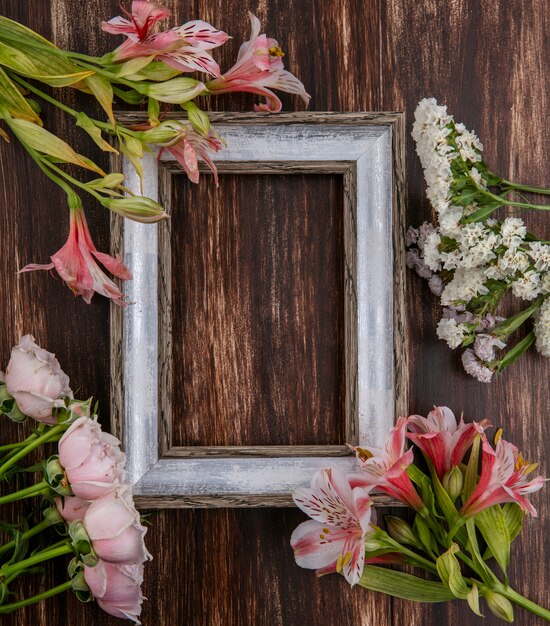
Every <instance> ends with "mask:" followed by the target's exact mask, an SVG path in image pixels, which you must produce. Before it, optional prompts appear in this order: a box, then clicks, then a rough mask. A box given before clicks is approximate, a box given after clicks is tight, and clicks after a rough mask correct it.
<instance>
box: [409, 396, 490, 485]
mask: <svg viewBox="0 0 550 626" xmlns="http://www.w3.org/2000/svg"><path fill="white" fill-rule="evenodd" d="M408 426H409V430H411V431H412V432H409V433H408V434H407V437H408V438H409V439H410V440H411V441H412V442H413V443H414V444H416V445H417V446H418V447H419V448H420V450H422V452H423V453H424V455H425V456H426V457H427V458H428V459H429V460H430V461H431V462H432V463H433V466H434V468H435V471H436V473H437V475H438V476H439V480H443V476H444V475H445V473H446V472H447V471H448V470H450V469H451V467H454V466H455V465H460V463H461V462H462V459H463V458H464V455H465V454H466V452H467V451H468V449H469V448H470V446H471V445H472V443H473V442H474V439H475V437H476V435H478V434H480V433H483V431H484V430H485V429H486V428H489V427H490V426H491V424H490V423H489V421H488V420H486V419H484V420H482V421H481V422H472V423H471V424H465V423H464V419H463V418H462V417H461V418H460V421H459V422H458V423H457V421H456V418H455V415H454V413H453V412H452V411H451V409H449V408H447V407H446V406H438V407H435V409H434V410H433V411H430V413H428V417H422V416H421V415H411V416H410V417H409V418H408Z"/></svg>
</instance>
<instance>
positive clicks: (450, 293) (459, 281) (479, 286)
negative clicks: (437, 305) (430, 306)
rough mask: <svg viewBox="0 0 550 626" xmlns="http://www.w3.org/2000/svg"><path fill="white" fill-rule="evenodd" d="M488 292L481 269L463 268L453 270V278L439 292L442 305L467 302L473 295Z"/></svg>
mask: <svg viewBox="0 0 550 626" xmlns="http://www.w3.org/2000/svg"><path fill="white" fill-rule="evenodd" d="M486 293H489V289H488V288H487V286H486V285H485V275H484V273H483V271H482V270H477V269H474V270H465V269H462V268H459V269H457V270H456V271H455V274H454V276H453V279H452V280H451V282H450V283H448V284H447V285H446V286H445V289H444V290H443V293H442V294H441V303H442V304H443V305H449V304H453V303H455V302H458V301H460V302H469V301H470V300H471V299H472V298H474V297H475V296H478V295H480V294H486Z"/></svg>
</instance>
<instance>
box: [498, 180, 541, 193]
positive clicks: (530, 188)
mask: <svg viewBox="0 0 550 626" xmlns="http://www.w3.org/2000/svg"><path fill="white" fill-rule="evenodd" d="M502 182H503V183H504V185H506V187H509V188H510V189H520V190H521V191H527V192H529V193H539V194H544V195H550V189H547V188H546V187H536V186H534V185H519V184H517V183H513V182H512V181H510V180H503V181H502Z"/></svg>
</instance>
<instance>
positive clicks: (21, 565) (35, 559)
mask: <svg viewBox="0 0 550 626" xmlns="http://www.w3.org/2000/svg"><path fill="white" fill-rule="evenodd" d="M65 554H74V548H73V547H72V545H70V544H69V543H68V542H64V545H62V546H59V547H56V548H49V549H47V550H43V551H42V552H38V553H37V554H34V555H33V556H31V557H29V558H28V559H24V560H23V561H19V562H17V563H14V564H13V565H8V566H7V567H6V566H4V567H2V568H0V578H7V577H8V576H11V575H12V574H14V573H15V572H19V571H20V570H25V569H27V568H28V567H32V566H33V565H38V564H39V563H43V562H44V561H49V560H50V559H55V558H56V557H58V556H63V555H65Z"/></svg>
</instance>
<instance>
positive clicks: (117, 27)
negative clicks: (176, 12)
mask: <svg viewBox="0 0 550 626" xmlns="http://www.w3.org/2000/svg"><path fill="white" fill-rule="evenodd" d="M122 10H123V11H124V9H122ZM124 13H126V15H127V16H128V18H129V19H126V18H124V17H121V16H120V15H119V16H117V17H113V19H111V20H109V21H108V22H103V23H102V24H101V28H102V30H104V31H105V32H106V33H111V34H112V35H126V37H128V39H130V41H135V42H139V41H144V40H145V39H147V37H149V35H150V34H151V32H152V30H153V28H154V26H155V24H156V23H157V22H158V21H159V20H164V19H166V18H167V17H169V16H170V13H171V11H170V9H167V8H166V7H163V6H161V5H160V4H156V3H154V2H149V0H134V1H133V2H132V12H131V13H128V12H127V11H124Z"/></svg>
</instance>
